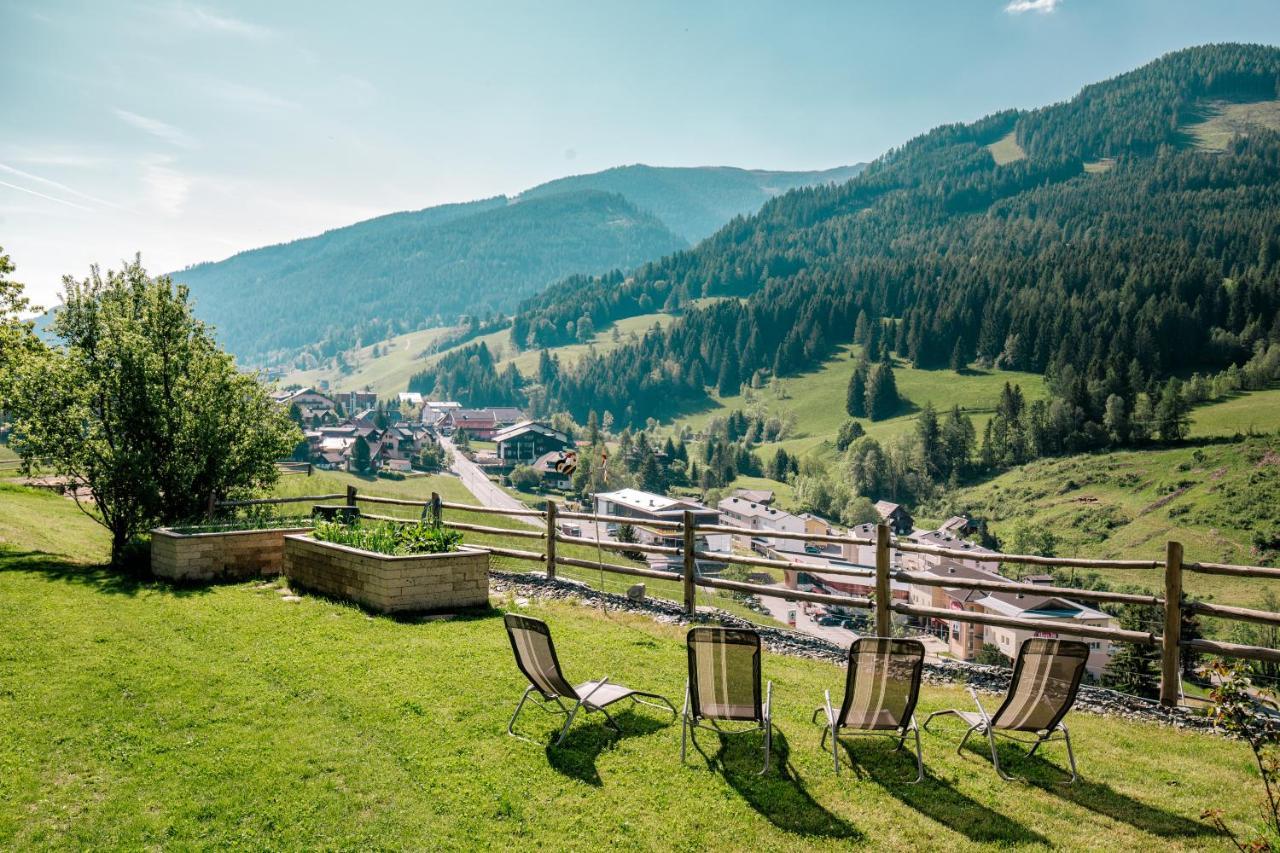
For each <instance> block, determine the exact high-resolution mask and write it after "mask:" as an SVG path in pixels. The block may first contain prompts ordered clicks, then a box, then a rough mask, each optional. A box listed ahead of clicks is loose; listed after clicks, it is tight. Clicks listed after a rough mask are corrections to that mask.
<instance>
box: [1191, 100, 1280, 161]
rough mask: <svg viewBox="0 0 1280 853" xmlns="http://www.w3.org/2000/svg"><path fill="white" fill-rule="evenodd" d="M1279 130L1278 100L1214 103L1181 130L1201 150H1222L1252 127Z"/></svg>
mask: <svg viewBox="0 0 1280 853" xmlns="http://www.w3.org/2000/svg"><path fill="white" fill-rule="evenodd" d="M1260 127H1261V128H1266V129H1268V130H1280V100H1270V101H1252V102H1244V103H1236V102H1230V101H1215V102H1213V103H1211V104H1209V105H1208V106H1207V107H1206V108H1205V109H1204V111H1203V118H1202V119H1201V120H1200V121H1196V122H1192V123H1190V124H1188V125H1185V126H1184V127H1183V130H1184V131H1185V132H1186V133H1187V135H1188V137H1189V139H1190V141H1191V142H1192V144H1193V145H1195V146H1196V147H1197V148H1199V149H1201V150H1204V151H1222V150H1223V149H1225V148H1226V147H1227V143H1229V142H1230V141H1231V140H1232V139H1233V138H1234V137H1236V136H1237V135H1241V136H1243V135H1247V134H1248V133H1249V131H1250V130H1253V129H1255V128H1260Z"/></svg>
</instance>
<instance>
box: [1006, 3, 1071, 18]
mask: <svg viewBox="0 0 1280 853" xmlns="http://www.w3.org/2000/svg"><path fill="white" fill-rule="evenodd" d="M1061 3H1062V0H1009V4H1008V5H1007V6H1005V7H1004V10H1005V11H1006V12H1008V13H1009V14H1010V15H1021V14H1023V13H1024V12H1039V13H1040V14H1041V15H1048V14H1049V13H1051V12H1053V11H1054V10H1055V9H1057V8H1058V6H1059V4H1061Z"/></svg>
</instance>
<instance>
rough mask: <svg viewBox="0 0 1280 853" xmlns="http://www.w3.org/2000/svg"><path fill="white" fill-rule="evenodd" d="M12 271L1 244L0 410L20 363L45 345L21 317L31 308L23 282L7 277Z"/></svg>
mask: <svg viewBox="0 0 1280 853" xmlns="http://www.w3.org/2000/svg"><path fill="white" fill-rule="evenodd" d="M13 272H14V266H13V263H12V262H11V261H10V260H9V256H8V255H6V254H4V250H3V248H0V413H2V412H4V411H5V409H6V408H7V404H6V401H7V400H8V396H9V392H8V391H7V390H6V389H7V387H8V384H9V382H11V381H12V379H13V377H14V375H15V374H16V372H17V370H18V366H19V364H20V363H21V362H22V361H24V360H26V359H28V358H31V357H34V356H36V355H38V354H39V353H40V352H41V351H42V350H43V349H44V345H43V344H41V343H40V340H39V339H38V338H37V337H36V336H35V333H34V332H33V331H32V323H31V321H29V320H23V319H21V317H22V315H23V314H25V313H26V312H28V311H31V310H33V309H32V306H31V303H30V302H29V301H28V300H27V298H26V297H24V296H23V295H22V285H21V284H20V283H18V282H16V281H13V280H12V279H10V278H9V276H10V275H12V274H13Z"/></svg>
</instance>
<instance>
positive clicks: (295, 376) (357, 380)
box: [280, 326, 454, 397]
mask: <svg viewBox="0 0 1280 853" xmlns="http://www.w3.org/2000/svg"><path fill="white" fill-rule="evenodd" d="M452 331H454V329H453V328H452V327H447V326H440V327H436V328H432V329H421V330H419V331H416V332H408V333H407V334H403V335H397V336H396V337H394V338H389V339H387V340H386V341H381V342H379V343H378V344H377V346H379V347H380V348H381V347H386V348H387V350H388V351H387V353H386V355H382V356H379V357H378V358H374V357H373V346H374V345H370V346H367V347H362V348H360V349H358V350H356V351H354V352H352V353H349V354H348V359H349V361H350V362H351V363H352V364H353V365H354V369H353V370H352V372H351V373H348V374H346V375H345V376H344V375H343V374H342V373H341V372H340V371H339V370H337V369H336V368H331V367H323V368H318V369H316V370H299V371H294V372H292V373H289V374H287V375H286V376H285V377H284V379H283V380H281V383H280V384H281V385H295V384H296V385H304V386H311V387H316V386H318V385H319V384H320V383H321V382H322V381H324V382H328V383H329V388H330V390H333V391H363V390H365V388H366V387H368V388H370V389H372V390H373V391H375V392H377V394H378V396H379V397H391V396H394V395H395V394H398V393H400V392H401V391H404V390H405V389H406V388H408V387H409V378H410V377H411V376H413V374H415V373H417V372H418V371H420V370H421V369H422V367H423V365H424V364H426V363H427V362H426V361H424V360H423V359H421V358H419V355H421V353H422V351H423V350H425V349H427V348H428V347H429V346H430V345H431V344H432V343H434V342H435V341H437V340H439V339H440V338H442V337H444V336H445V335H446V334H448V333H449V332H452Z"/></svg>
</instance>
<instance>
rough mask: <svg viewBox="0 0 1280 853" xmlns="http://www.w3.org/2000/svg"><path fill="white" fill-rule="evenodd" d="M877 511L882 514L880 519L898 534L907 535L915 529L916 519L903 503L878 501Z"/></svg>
mask: <svg viewBox="0 0 1280 853" xmlns="http://www.w3.org/2000/svg"><path fill="white" fill-rule="evenodd" d="M876 512H878V513H879V514H880V519H881V520H882V521H884V522H885V523H887V524H888V525H889V529H890V530H892V531H893V532H894V533H895V534H897V535H898V536H906V535H907V534H908V533H910V532H911V531H912V530H914V529H915V519H913V518H912V517H911V513H909V512H907V508H906V507H904V506H903V505H902V504H896V503H892V502H890V501H876Z"/></svg>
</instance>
